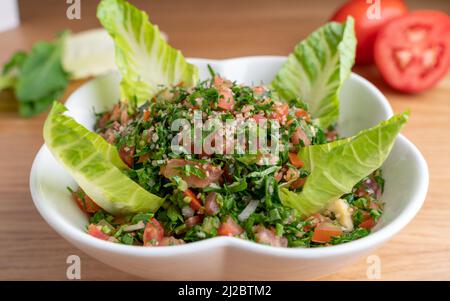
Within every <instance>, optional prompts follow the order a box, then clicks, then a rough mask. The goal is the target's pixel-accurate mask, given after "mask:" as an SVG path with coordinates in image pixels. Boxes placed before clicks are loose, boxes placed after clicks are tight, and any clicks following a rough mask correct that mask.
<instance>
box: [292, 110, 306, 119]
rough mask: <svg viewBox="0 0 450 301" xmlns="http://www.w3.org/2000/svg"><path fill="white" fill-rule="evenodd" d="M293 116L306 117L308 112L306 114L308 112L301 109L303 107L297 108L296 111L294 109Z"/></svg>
mask: <svg viewBox="0 0 450 301" xmlns="http://www.w3.org/2000/svg"><path fill="white" fill-rule="evenodd" d="M295 117H305V118H308V117H309V114H308V112H306V111H305V110H303V109H297V111H295Z"/></svg>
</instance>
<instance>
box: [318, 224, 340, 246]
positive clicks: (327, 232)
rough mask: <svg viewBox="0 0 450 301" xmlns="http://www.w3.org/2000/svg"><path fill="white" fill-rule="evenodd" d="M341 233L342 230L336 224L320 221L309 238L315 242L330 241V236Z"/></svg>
mask: <svg viewBox="0 0 450 301" xmlns="http://www.w3.org/2000/svg"><path fill="white" fill-rule="evenodd" d="M341 235H342V230H341V228H339V227H338V226H335V225H333V224H330V223H320V224H318V225H317V227H316V228H315V229H314V233H313V236H312V238H311V240H312V241H313V242H317V243H327V242H330V241H331V238H333V237H336V236H341Z"/></svg>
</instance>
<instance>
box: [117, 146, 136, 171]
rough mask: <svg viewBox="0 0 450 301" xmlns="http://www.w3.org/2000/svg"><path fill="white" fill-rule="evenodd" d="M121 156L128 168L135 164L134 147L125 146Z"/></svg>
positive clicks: (120, 153)
mask: <svg viewBox="0 0 450 301" xmlns="http://www.w3.org/2000/svg"><path fill="white" fill-rule="evenodd" d="M119 156H120V158H121V159H122V161H123V162H125V164H126V165H128V167H133V164H134V147H129V146H125V147H122V148H121V149H119Z"/></svg>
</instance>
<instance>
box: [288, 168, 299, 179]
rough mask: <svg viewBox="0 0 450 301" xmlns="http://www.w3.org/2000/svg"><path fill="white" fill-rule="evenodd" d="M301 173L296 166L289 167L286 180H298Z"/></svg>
mask: <svg viewBox="0 0 450 301" xmlns="http://www.w3.org/2000/svg"><path fill="white" fill-rule="evenodd" d="M299 176H300V173H299V172H298V170H296V169H295V168H289V169H288V170H287V172H286V175H285V176H284V179H285V180H286V182H289V181H294V180H297V179H298V177H299Z"/></svg>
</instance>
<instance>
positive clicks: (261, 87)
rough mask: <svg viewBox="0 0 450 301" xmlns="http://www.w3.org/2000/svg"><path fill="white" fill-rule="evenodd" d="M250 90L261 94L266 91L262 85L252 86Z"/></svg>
mask: <svg viewBox="0 0 450 301" xmlns="http://www.w3.org/2000/svg"><path fill="white" fill-rule="evenodd" d="M252 90H253V92H254V93H255V94H256V95H263V94H264V93H265V92H266V88H265V87H264V86H254V87H253V88H252Z"/></svg>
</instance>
